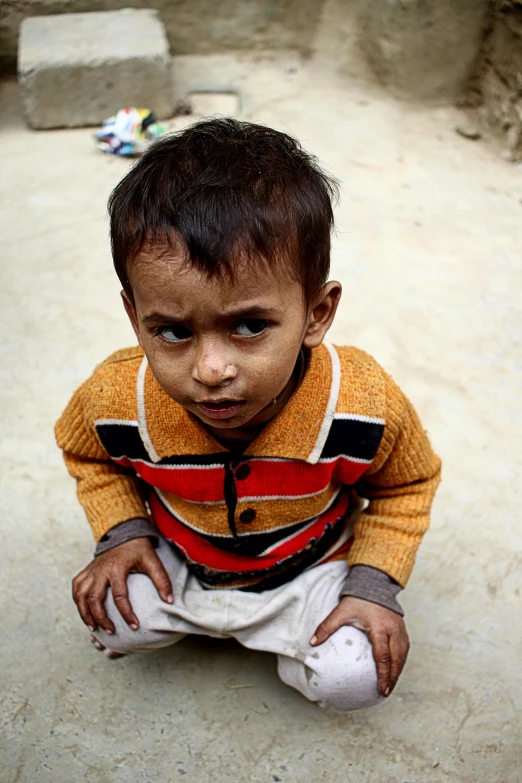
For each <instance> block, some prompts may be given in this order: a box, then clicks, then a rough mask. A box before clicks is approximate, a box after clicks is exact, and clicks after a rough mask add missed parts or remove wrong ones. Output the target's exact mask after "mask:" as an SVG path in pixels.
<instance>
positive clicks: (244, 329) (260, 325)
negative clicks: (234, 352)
mask: <svg viewBox="0 0 522 783" xmlns="http://www.w3.org/2000/svg"><path fill="white" fill-rule="evenodd" d="M267 327H268V324H267V322H266V321H263V320H261V318H244V319H243V320H242V321H237V322H236V323H235V324H234V334H239V335H241V337H255V335H256V334H261V332H264V331H265V329H266V328H267Z"/></svg>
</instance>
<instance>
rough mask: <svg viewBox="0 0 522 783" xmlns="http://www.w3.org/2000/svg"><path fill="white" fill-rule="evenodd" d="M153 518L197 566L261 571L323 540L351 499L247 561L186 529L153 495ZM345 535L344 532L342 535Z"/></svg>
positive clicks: (342, 497) (343, 499)
mask: <svg viewBox="0 0 522 783" xmlns="http://www.w3.org/2000/svg"><path fill="white" fill-rule="evenodd" d="M149 502H150V509H151V512H152V517H153V519H154V521H155V523H156V525H157V527H158V529H159V531H160V532H161V533H162V535H163V536H165V538H167V539H170V540H171V541H173V542H174V543H175V544H176V546H178V547H179V548H180V549H181V550H182V551H183V552H184V554H185V555H186V557H187V558H188V559H189V560H191V561H192V562H194V563H199V564H200V565H203V566H207V567H208V568H213V569H216V570H217V571H233V572H241V571H262V570H264V569H266V568H270V567H271V566H273V565H275V564H276V563H277V562H279V561H280V560H282V559H284V558H285V557H289V556H290V555H293V554H295V553H296V552H300V551H301V550H303V549H304V548H305V547H306V545H307V544H308V543H309V541H310V539H312V538H320V537H321V536H322V535H323V533H324V530H325V528H326V525H327V524H328V523H329V522H331V523H333V522H335V521H337V519H338V517H339V516H341V515H342V514H344V513H345V512H346V510H347V509H348V504H349V502H350V495H349V493H346V494H344V495H341V497H340V499H339V503H338V504H337V505H336V506H335V507H334V508H332V509H329V510H328V511H327V512H325V513H324V514H323V515H322V516H321V517H320V518H319V519H318V520H317V521H316V522H314V523H313V524H311V525H309V526H307V527H306V529H305V530H302V531H299V532H298V533H296V534H295V535H293V536H292V537H291V538H289V539H286V540H284V541H283V542H282V543H281V544H280V545H279V546H277V547H275V548H274V549H272V550H271V552H270V554H265V555H259V556H258V557H246V556H244V555H236V554H232V553H230V552H223V551H222V550H221V549H218V548H217V547H215V546H213V544H211V543H209V542H208V541H206V540H205V539H204V538H202V537H201V536H200V535H199V534H198V533H196V532H194V531H193V530H191V529H190V528H188V527H186V526H185V525H184V524H183V523H182V522H180V521H179V520H178V519H176V518H175V517H174V516H173V515H172V514H171V513H170V512H169V511H168V510H167V509H166V508H165V507H164V506H163V504H162V503H161V501H160V499H159V498H158V496H157V495H156V494H155V493H154V492H152V493H151V495H150V498H149ZM341 532H342V531H341Z"/></svg>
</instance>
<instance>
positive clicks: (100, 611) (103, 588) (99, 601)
mask: <svg viewBox="0 0 522 783" xmlns="http://www.w3.org/2000/svg"><path fill="white" fill-rule="evenodd" d="M107 586H108V584H107V583H102V584H101V585H96V586H94V587H91V589H90V591H89V595H88V599H87V600H88V602H89V609H90V610H91V614H92V616H93V618H94V621H95V623H96V625H99V626H100V628H103V630H104V631H105V633H108V634H111V633H114V630H115V629H114V624H113V623H112V620H109V618H108V616H107V612H106V611H105V596H106V594H107Z"/></svg>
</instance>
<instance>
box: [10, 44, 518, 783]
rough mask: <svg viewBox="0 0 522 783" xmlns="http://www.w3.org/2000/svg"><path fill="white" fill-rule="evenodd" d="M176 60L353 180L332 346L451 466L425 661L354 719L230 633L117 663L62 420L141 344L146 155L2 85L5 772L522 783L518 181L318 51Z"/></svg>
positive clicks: (125, 782) (425, 623) (424, 570)
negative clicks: (307, 692) (78, 596)
mask: <svg viewBox="0 0 522 783" xmlns="http://www.w3.org/2000/svg"><path fill="white" fill-rule="evenodd" d="M178 66H179V68H178V74H181V75H183V67H186V69H188V70H187V73H188V72H189V71H190V70H191V69H192V71H191V72H193V71H194V69H196V71H197V69H198V68H200V70H201V69H203V71H204V70H205V69H207V70H209V69H210V71H211V72H212V73H213V74H214V77H215V79H216V81H217V82H220V83H221V82H222V83H223V85H224V86H227V84H228V83H229V82H231V81H232V82H234V83H235V84H237V85H238V88H239V90H240V92H241V97H242V106H243V116H244V117H246V118H249V119H253V120H259V121H264V122H266V123H269V124H273V125H275V126H277V127H281V128H287V129H290V130H292V131H293V132H294V133H296V134H297V135H298V136H299V137H300V138H301V139H302V141H303V143H304V144H305V146H306V147H307V148H309V149H310V150H312V151H314V152H315V153H316V154H317V155H318V156H319V158H320V159H321V161H322V162H323V163H324V165H325V166H326V167H327V168H328V169H329V170H331V171H332V172H334V173H335V174H336V175H337V176H338V177H339V178H340V179H341V181H342V201H341V204H340V207H339V209H338V211H337V218H338V235H337V237H336V240H335V251H334V257H333V276H335V277H336V278H339V279H340V280H341V281H342V283H343V285H344V290H345V293H344V300H343V304H342V306H341V312H340V315H339V316H338V318H337V322H336V324H335V326H334V328H333V330H332V333H331V337H332V339H333V340H334V341H335V342H338V343H353V344H356V345H358V346H360V347H362V348H364V349H366V350H368V351H369V352H370V353H372V354H373V355H375V356H376V358H377V359H378V360H379V361H380V362H381V363H382V364H383V365H384V366H385V367H386V368H387V369H388V370H389V371H390V372H391V373H392V374H393V375H394V377H395V378H396V380H397V381H398V382H399V383H400V384H401V385H402V386H403V387H404V389H405V390H406V391H407V393H408V394H409V396H410V397H411V398H412V400H413V401H414V403H415V404H416V406H417V407H418V409H419V411H420V413H421V415H422V418H423V421H424V423H425V426H426V428H427V429H428V431H429V433H430V434H431V436H432V439H433V442H434V445H435V447H436V449H437V450H438V452H439V453H440V454H441V456H442V457H443V460H444V481H443V484H442V486H441V488H440V490H439V493H438V495H437V498H436V502H435V507H434V513H433V523H432V528H431V531H430V532H429V534H428V535H427V536H426V539H425V542H424V543H423V546H422V548H421V551H420V554H419V557H418V561H417V566H416V569H415V572H414V575H413V578H412V580H411V582H410V584H409V586H408V589H407V590H406V592H405V593H404V595H403V604H404V606H405V608H406V612H407V620H408V627H409V631H410V635H411V639H412V650H411V654H410V658H409V661H408V664H407V667H406V669H405V672H404V674H403V677H402V679H401V681H400V684H399V686H398V688H397V690H396V693H395V694H394V696H393V697H392V698H391V699H390V700H389V701H388V702H387V703H386V704H385V705H384V706H382V707H380V708H378V709H376V710H366V711H361V712H358V713H354V714H349V715H338V714H328V713H325V712H322V711H321V710H320V709H319V708H318V707H316V706H314V705H313V704H309V703H307V702H306V701H305V700H304V699H303V698H302V697H301V696H300V695H299V694H298V693H296V692H292V691H291V690H290V689H288V688H286V687H285V686H284V685H282V684H281V683H280V682H279V681H278V679H277V676H276V672H275V663H274V660H273V659H272V658H271V657H270V656H267V655H262V654H257V653H253V652H249V651H246V650H244V649H241V648H240V647H239V646H238V645H236V644H234V643H231V642H230V643H229V642H216V641H210V640H208V641H207V640H204V639H199V640H198V639H195V640H188V641H184V642H183V643H181V644H180V645H178V646H177V647H174V648H172V649H167V650H164V651H162V652H159V653H156V654H150V655H148V656H143V657H139V656H134V657H130V658H127V659H123V660H119V661H115V662H109V661H107V660H105V658H104V657H103V656H101V655H100V654H99V653H97V652H95V651H94V649H92V648H91V647H90V645H89V643H88V640H87V634H86V631H85V629H84V627H83V626H82V624H81V623H80V621H79V618H78V617H77V615H76V610H75V608H74V605H73V603H72V601H71V598H70V580H71V577H72V575H73V574H75V573H76V572H77V571H78V570H80V568H81V567H83V565H84V564H85V563H86V561H87V560H88V559H89V558H90V555H91V551H92V540H91V535H90V531H89V529H88V527H87V524H86V523H85V521H84V518H83V513H82V511H81V509H80V507H79V506H78V504H77V502H76V499H75V491H74V485H73V481H72V480H71V479H70V478H69V477H68V475H67V474H66V472H65V469H64V467H63V464H62V461H61V456H60V454H59V452H58V451H57V449H56V447H55V444H54V440H53V432H52V425H53V423H54V421H55V419H56V418H57V416H58V415H59V413H60V412H61V410H62V409H63V407H64V405H65V404H66V402H67V399H68V398H69V396H70V394H71V392H72V391H73V389H74V388H75V387H76V386H77V385H78V384H79V383H80V382H81V381H82V380H83V379H84V378H85V377H86V376H87V375H88V374H89V373H90V371H91V369H92V368H93V366H94V364H95V363H96V362H98V361H99V360H101V359H103V358H104V357H105V356H106V355H107V354H108V353H109V352H111V351H112V350H114V349H116V348H118V347H121V346H123V345H127V344H132V343H133V335H132V334H131V330H130V327H129V325H128V324H127V322H126V320H125V317H124V313H123V310H122V308H121V306H120V302H119V289H118V285H117V282H116V278H115V275H114V274H113V272H112V269H111V261H110V255H109V248H108V241H107V223H106V218H105V202H106V198H107V196H108V194H109V192H110V190H111V188H112V187H113V186H114V185H115V184H116V182H117V181H118V180H119V179H120V177H121V176H122V174H123V173H124V172H125V171H126V169H127V165H128V164H127V163H126V162H123V161H121V160H115V159H110V158H107V157H105V156H103V155H102V154H101V153H98V152H97V151H96V150H95V149H94V146H93V144H92V141H91V138H90V132H89V131H88V130H75V131H59V132H39V133H34V132H30V131H28V130H27V129H26V128H25V127H24V125H23V123H22V121H21V119H20V116H19V110H18V100H17V92H16V85H14V84H13V83H5V84H4V85H3V90H2V96H3V97H2V98H1V105H0V123H1V129H0V149H1V156H2V177H1V179H0V192H1V198H2V206H3V209H2V216H1V225H2V243H1V248H2V264H1V272H2V282H1V288H0V297H1V299H0V301H1V305H0V307H1V309H0V313H1V319H2V342H1V350H2V355H3V362H2V369H1V373H2V376H1V377H2V383H1V388H0V394H1V413H2V431H3V438H2V445H1V449H2V463H1V464H2V483H1V502H2V509H3V515H4V524H3V525H2V532H1V536H2V541H1V552H2V561H3V564H2V568H1V571H0V590H1V592H0V595H1V627H2V648H1V661H0V672H1V676H0V679H1V686H0V687H1V692H2V704H1V709H0V721H1V732H2V749H1V756H0V767H1V768H2V772H1V773H0V781H1V782H2V783H15V781H16V783H37V781H46V782H48V783H57V782H61V781H64V782H66V783H72V781H80V780H87V781H95V782H96V783H100V782H101V783H137V781H140V783H141V781H151V782H152V781H162V783H163V782H164V781H165V782H166V783H171V782H173V781H177V780H179V779H180V777H181V776H182V775H186V776H187V777H186V778H185V780H189V781H195V782H196V783H207V781H215V782H216V783H221V781H228V780H231V781H235V783H247V782H248V783H272V781H285V782H288V783H290V782H291V783H296V781H319V780H325V781H328V783H346V781H365V782H366V783H457V782H458V783H490V782H491V783H519V782H520V781H521V780H522V766H521V759H522V737H521V730H522V723H521V706H520V705H521V703H522V667H521V660H522V642H521V630H522V627H521V626H522V622H521V617H522V612H521V608H522V601H521V589H522V576H521V571H522V568H521V566H522V534H521V527H520V522H521V512H520V509H521V507H522V498H521V482H520V468H521V449H520V424H521V412H520V400H521V380H522V362H521V353H520V342H521V341H520V338H521V320H522V319H521V304H520V302H521V291H522V278H521V266H522V263H521V259H520V247H519V245H520V239H521V234H522V170H521V169H519V168H517V167H516V166H513V165H510V164H508V163H505V162H503V161H502V160H501V159H499V158H498V157H497V154H496V152H495V151H493V150H492V149H490V148H488V146H487V145H486V144H484V143H483V142H471V141H467V140H465V139H463V138H461V137H460V136H458V135H456V134H455V132H454V126H455V123H456V122H457V118H458V115H457V112H456V110H453V109H448V108H435V109H419V108H415V107H405V106H403V105H400V104H398V103H395V102H393V101H392V100H390V99H389V98H387V97H385V96H383V95H382V94H380V93H379V92H377V91H375V90H365V89H363V88H362V87H360V86H357V85H353V84H350V83H347V82H346V81H343V80H342V78H341V77H340V76H336V75H334V74H328V73H327V72H324V71H321V69H320V68H319V67H318V66H316V65H313V64H311V63H308V64H306V65H303V66H301V65H300V64H298V63H297V64H296V65H294V66H292V65H288V61H283V60H278V61H274V62H270V61H263V60H258V61H256V62H252V63H249V62H248V61H247V60H245V59H243V61H242V62H240V63H237V62H234V61H233V60H232V59H230V58H228V59H227V58H221V59H220V58H213V59H212V60H211V61H200V62H199V63H198V62H196V60H194V61H188V64H187V62H185V64H183V63H181V62H180V63H178ZM294 68H295V69H294ZM180 78H181V76H180ZM195 81H196V82H197V79H196V80H195Z"/></svg>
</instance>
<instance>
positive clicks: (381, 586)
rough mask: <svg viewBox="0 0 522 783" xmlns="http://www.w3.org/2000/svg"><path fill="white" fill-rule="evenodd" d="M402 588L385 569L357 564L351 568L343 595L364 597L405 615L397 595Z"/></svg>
mask: <svg viewBox="0 0 522 783" xmlns="http://www.w3.org/2000/svg"><path fill="white" fill-rule="evenodd" d="M401 589H402V588H401V586H400V585H399V584H397V582H395V581H394V580H393V579H392V578H391V577H389V576H388V574H385V573H384V571H379V570H378V569H377V568H372V567H371V566H365V565H356V566H353V567H352V568H350V572H349V574H348V576H347V577H346V580H345V582H344V585H343V588H342V590H341V596H343V595H353V596H354V598H362V599H363V600H364V601H371V602H372V603H374V604H380V605H381V606H384V607H385V608H386V609H391V610H392V612H397V614H400V616H401V617H404V612H403V611H402V609H401V607H400V605H399V603H398V601H397V599H396V597H395V596H396V595H397V594H398V593H400V591H401Z"/></svg>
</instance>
